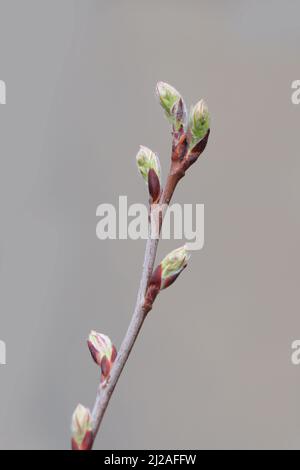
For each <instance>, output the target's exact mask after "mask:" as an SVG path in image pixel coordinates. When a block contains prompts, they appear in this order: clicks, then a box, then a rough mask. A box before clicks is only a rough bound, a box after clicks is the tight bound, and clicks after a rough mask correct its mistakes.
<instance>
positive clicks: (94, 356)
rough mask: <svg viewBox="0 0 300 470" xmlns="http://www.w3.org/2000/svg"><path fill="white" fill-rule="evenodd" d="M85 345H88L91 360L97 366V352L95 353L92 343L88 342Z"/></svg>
mask: <svg viewBox="0 0 300 470" xmlns="http://www.w3.org/2000/svg"><path fill="white" fill-rule="evenodd" d="M87 344H88V347H89V350H90V353H91V356H92V358H93V359H94V361H95V362H96V364H98V351H97V349H96V348H95V346H94V345H93V343H92V342H91V341H90V340H88V341H87Z"/></svg>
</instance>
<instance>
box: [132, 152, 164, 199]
mask: <svg viewBox="0 0 300 470" xmlns="http://www.w3.org/2000/svg"><path fill="white" fill-rule="evenodd" d="M136 162H137V166H138V169H139V170H140V173H141V175H142V176H143V178H144V180H145V182H146V184H147V185H148V189H149V193H150V196H151V197H152V200H153V202H156V201H157V200H158V198H159V196H160V186H161V169H160V162H159V158H158V156H157V155H156V154H155V153H154V152H152V150H150V149H149V148H147V147H144V146H143V145H141V146H140V149H139V151H138V153H137V156H136Z"/></svg>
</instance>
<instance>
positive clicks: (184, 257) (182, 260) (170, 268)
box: [144, 246, 190, 313]
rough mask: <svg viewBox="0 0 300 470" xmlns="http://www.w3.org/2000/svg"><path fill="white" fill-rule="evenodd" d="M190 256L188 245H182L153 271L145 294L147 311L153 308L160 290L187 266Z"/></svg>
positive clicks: (145, 308) (168, 284)
mask: <svg viewBox="0 0 300 470" xmlns="http://www.w3.org/2000/svg"><path fill="white" fill-rule="evenodd" d="M189 258H190V255H189V253H188V251H187V248H186V246H182V247H181V248H177V249H176V250H174V251H172V252H171V253H169V254H168V255H167V256H166V257H165V258H164V259H163V260H162V262H161V263H160V264H159V265H158V266H157V268H156V269H155V270H154V271H153V273H152V276H151V278H150V281H149V284H148V288H147V292H146V296H145V302H144V310H145V312H146V313H148V312H149V310H151V308H152V304H153V302H154V300H155V299H156V297H157V295H158V293H159V291H160V290H162V289H165V288H166V287H169V286H170V285H171V284H173V282H174V281H175V280H176V279H177V277H178V276H179V274H180V273H181V272H182V271H183V270H184V268H185V267H186V265H187V262H188V260H189Z"/></svg>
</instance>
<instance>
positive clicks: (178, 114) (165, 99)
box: [156, 82, 187, 132]
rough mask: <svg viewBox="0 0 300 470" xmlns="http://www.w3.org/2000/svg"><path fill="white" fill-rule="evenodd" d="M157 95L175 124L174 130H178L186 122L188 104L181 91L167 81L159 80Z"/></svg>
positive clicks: (168, 116) (169, 118)
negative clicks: (186, 104)
mask: <svg viewBox="0 0 300 470" xmlns="http://www.w3.org/2000/svg"><path fill="white" fill-rule="evenodd" d="M156 95H157V96H158V99H159V102H160V104H161V106H162V108H163V109H164V110H165V113H166V117H167V118H168V120H169V121H170V122H171V124H173V131H175V132H177V131H178V130H179V129H180V128H181V127H185V124H186V115H187V113H186V106H185V103H184V101H183V99H182V97H181V95H180V93H179V92H178V91H177V90H176V89H175V88H174V87H172V86H171V85H169V84H168V83H165V82H158V83H157V85H156Z"/></svg>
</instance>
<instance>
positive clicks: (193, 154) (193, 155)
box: [189, 129, 210, 166]
mask: <svg viewBox="0 0 300 470" xmlns="http://www.w3.org/2000/svg"><path fill="white" fill-rule="evenodd" d="M209 134H210V129H208V131H207V133H206V134H205V136H204V137H203V139H201V140H200V142H198V144H197V145H195V147H193V148H192V150H191V151H190V155H189V166H191V165H192V164H193V163H195V161H196V160H198V158H199V156H200V155H201V154H202V153H203V152H204V150H205V147H206V145H207V142H208V138H209Z"/></svg>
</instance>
